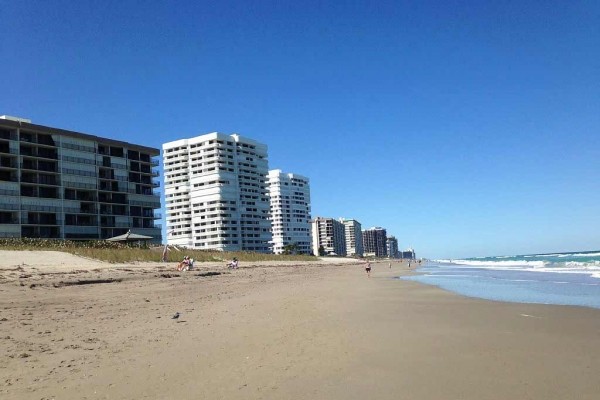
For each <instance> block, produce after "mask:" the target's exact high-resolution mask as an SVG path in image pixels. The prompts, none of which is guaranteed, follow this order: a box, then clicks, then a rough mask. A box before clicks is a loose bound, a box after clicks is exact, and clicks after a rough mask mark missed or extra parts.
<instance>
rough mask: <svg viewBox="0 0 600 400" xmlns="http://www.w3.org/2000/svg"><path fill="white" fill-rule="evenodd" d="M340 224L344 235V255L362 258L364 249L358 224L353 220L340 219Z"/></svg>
mask: <svg viewBox="0 0 600 400" xmlns="http://www.w3.org/2000/svg"><path fill="white" fill-rule="evenodd" d="M340 222H341V223H342V224H344V232H345V235H346V254H347V255H349V256H360V257H362V255H363V252H364V249H363V241H362V230H361V229H362V227H361V224H360V222H358V221H357V220H355V219H344V218H340Z"/></svg>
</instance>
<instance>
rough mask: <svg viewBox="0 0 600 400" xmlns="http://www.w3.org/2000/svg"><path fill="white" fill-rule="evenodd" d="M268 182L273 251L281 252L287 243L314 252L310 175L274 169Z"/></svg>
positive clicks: (301, 252) (304, 252) (302, 252)
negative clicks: (311, 225) (307, 176)
mask: <svg viewBox="0 0 600 400" xmlns="http://www.w3.org/2000/svg"><path fill="white" fill-rule="evenodd" d="M267 184H268V187H269V199H270V204H271V217H270V219H271V226H272V229H273V241H272V242H271V243H272V245H273V253H275V254H281V253H283V252H284V251H285V247H286V246H288V245H295V246H296V250H295V251H296V252H298V253H300V254H311V252H312V248H311V245H310V243H311V234H310V185H309V181H308V178H306V177H304V176H302V175H297V174H286V173H283V172H281V170H280V169H274V170H271V171H269V174H268V181H267Z"/></svg>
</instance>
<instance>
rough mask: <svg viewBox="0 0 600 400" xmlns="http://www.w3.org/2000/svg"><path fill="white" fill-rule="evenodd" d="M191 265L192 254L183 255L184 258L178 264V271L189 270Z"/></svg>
mask: <svg viewBox="0 0 600 400" xmlns="http://www.w3.org/2000/svg"><path fill="white" fill-rule="evenodd" d="M189 267H190V256H185V257H183V260H182V261H181V262H180V263H179V265H178V266H177V271H187V270H188V269H189Z"/></svg>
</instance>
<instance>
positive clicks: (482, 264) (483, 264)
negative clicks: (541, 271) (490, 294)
mask: <svg viewBox="0 0 600 400" xmlns="http://www.w3.org/2000/svg"><path fill="white" fill-rule="evenodd" d="M440 261H442V260H440ZM442 262H445V263H450V264H455V265H466V266H472V267H479V268H502V267H504V268H506V267H521V268H523V267H543V266H544V265H545V262H544V261H526V260H523V261H478V260H443V261H442Z"/></svg>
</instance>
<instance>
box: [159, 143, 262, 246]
mask: <svg viewBox="0 0 600 400" xmlns="http://www.w3.org/2000/svg"><path fill="white" fill-rule="evenodd" d="M163 165H164V177H165V206H166V225H167V243H168V244H170V245H180V246H185V247H190V248H196V249H211V250H224V251H240V250H242V251H256V252H262V253H267V252H270V251H271V249H270V243H269V242H270V241H271V239H272V235H271V223H270V221H269V219H268V217H269V198H268V196H267V183H266V177H267V172H268V169H269V167H268V159H267V146H266V145H264V144H262V143H258V142H256V141H254V140H251V139H247V138H244V137H241V136H239V135H237V134H233V135H226V134H222V133H218V132H214V133H209V134H206V135H202V136H197V137H194V138H190V139H181V140H176V141H174V142H169V143H165V144H163Z"/></svg>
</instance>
